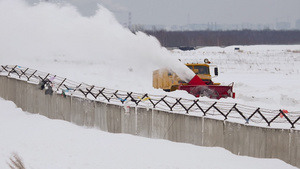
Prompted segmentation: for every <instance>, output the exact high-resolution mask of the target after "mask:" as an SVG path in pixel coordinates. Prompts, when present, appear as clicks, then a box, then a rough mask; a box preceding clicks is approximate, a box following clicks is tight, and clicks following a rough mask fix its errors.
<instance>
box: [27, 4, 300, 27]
mask: <svg viewBox="0 0 300 169" xmlns="http://www.w3.org/2000/svg"><path fill="white" fill-rule="evenodd" d="M27 1H30V2H33V1H41V0H27ZM48 1H50V2H51V1H56V2H57V1H64V2H68V3H70V4H73V5H75V6H76V7H77V8H78V10H79V11H80V12H81V13H82V14H83V15H85V16H89V15H93V14H94V12H95V10H96V9H97V4H101V5H103V6H104V7H106V8H108V9H109V10H110V11H112V12H113V13H114V14H115V16H116V18H117V19H118V20H119V21H120V23H122V24H123V23H128V13H129V12H131V23H132V24H148V25H153V24H155V25H158V24H162V25H168V26H170V25H185V24H207V23H217V24H242V23H250V24H268V23H271V24H274V23H276V22H283V21H285V22H286V21H287V22H291V24H292V26H293V25H294V24H295V21H296V20H298V19H300V0H48Z"/></svg>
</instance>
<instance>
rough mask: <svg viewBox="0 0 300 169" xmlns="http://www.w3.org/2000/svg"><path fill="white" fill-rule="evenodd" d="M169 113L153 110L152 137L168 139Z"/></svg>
mask: <svg viewBox="0 0 300 169" xmlns="http://www.w3.org/2000/svg"><path fill="white" fill-rule="evenodd" d="M168 114H169V113H167V112H163V111H159V110H152V138H160V139H168V135H169V134H168V128H169V127H168V126H169V125H168V119H169V115H168Z"/></svg>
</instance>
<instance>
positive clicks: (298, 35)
mask: <svg viewBox="0 0 300 169" xmlns="http://www.w3.org/2000/svg"><path fill="white" fill-rule="evenodd" d="M144 32H145V33H147V34H149V35H152V36H155V37H156V38H157V39H158V40H159V41H160V43H161V44H162V46H164V47H180V46H189V47H196V46H230V45H259V44H277V45H283V44H300V31H299V30H288V31H284V30H282V31H277V30H230V31H210V30H207V31H165V30H157V31H144Z"/></svg>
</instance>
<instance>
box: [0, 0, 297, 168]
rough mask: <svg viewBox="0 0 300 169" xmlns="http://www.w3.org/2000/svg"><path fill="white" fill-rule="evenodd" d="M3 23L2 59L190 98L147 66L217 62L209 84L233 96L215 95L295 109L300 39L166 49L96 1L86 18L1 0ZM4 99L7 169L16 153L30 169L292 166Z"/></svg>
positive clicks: (0, 122) (0, 149)
mask: <svg viewBox="0 0 300 169" xmlns="http://www.w3.org/2000/svg"><path fill="white" fill-rule="evenodd" d="M0 23H1V27H0V32H1V34H0V43H1V45H0V65H20V66H24V67H29V68H32V69H37V70H39V71H43V72H49V73H51V74H56V75H58V76H60V77H66V78H68V79H70V80H72V81H77V82H79V83H80V82H85V83H87V84H91V85H97V86H99V87H107V88H111V89H116V90H125V91H132V92H143V93H151V94H161V95H166V94H169V95H173V96H177V97H185V98H192V99H193V98H194V96H191V95H189V94H188V93H186V92H185V91H175V92H171V93H166V92H164V91H162V90H160V89H154V88H153V87H152V71H153V70H155V69H157V68H161V67H171V68H173V69H176V70H177V71H178V72H180V73H183V74H189V72H190V70H189V69H187V68H186V67H185V66H184V64H182V63H180V62H179V61H178V59H181V60H182V61H183V62H198V61H199V60H201V61H202V60H203V59H204V58H208V59H209V60H210V61H211V62H212V63H214V64H217V65H218V67H219V69H220V75H219V77H217V78H215V79H214V81H215V82H221V83H222V84H223V85H228V84H229V83H231V82H234V83H235V85H234V91H235V92H236V99H221V100H220V101H223V102H237V103H241V104H246V105H250V106H257V107H262V108H270V109H275V110H278V109H287V110H288V111H296V112H297V111H299V110H300V107H299V103H300V91H299V90H298V87H299V86H300V78H299V77H300V75H299V72H300V71H299V69H300V45H273V46H272V45H258V46H229V47H226V48H221V47H206V48H200V49H197V50H194V51H185V52H183V51H179V50H173V51H168V50H167V49H165V48H163V47H161V46H160V44H159V42H158V41H157V39H155V38H154V37H151V36H148V35H146V34H144V33H142V32H136V33H132V32H131V31H129V30H128V29H126V28H124V27H122V26H121V25H120V24H119V23H118V22H117V21H116V19H115V18H114V16H113V14H112V13H111V12H110V11H108V10H107V9H105V8H104V7H102V6H101V5H99V10H98V12H97V13H96V14H95V15H94V16H92V17H83V16H81V15H80V14H79V13H78V12H77V11H76V8H74V7H73V6H71V5H68V4H51V3H46V2H40V3H38V4H35V5H34V6H30V5H28V4H27V3H26V2H25V1H24V0H0ZM236 47H239V48H240V50H234V49H235V48H236ZM200 99H203V100H208V99H207V98H200ZM0 105H1V106H0V107H1V109H0V138H1V139H0V159H1V160H0V168H8V165H7V162H9V157H10V156H11V155H12V153H14V152H15V153H17V154H19V156H21V157H22V159H23V161H24V163H25V165H26V167H27V168H51V169H52V168H56V169H59V168H72V169H74V168H265V167H268V168H293V167H291V166H290V165H288V164H286V163H284V162H282V161H280V160H277V159H256V158H250V157H241V156H236V155H233V154H231V153H229V152H228V151H226V150H224V149H221V148H204V147H199V146H193V145H188V144H180V143H172V142H169V141H164V140H153V139H146V138H140V137H134V136H128V135H124V134H109V133H104V132H101V131H99V130H95V129H86V128H82V127H78V126H74V125H73V124H70V123H67V122H64V121H59V120H49V119H47V118H45V117H42V116H39V115H32V114H29V113H26V112H25V113H24V112H22V111H21V110H20V109H18V108H16V107H15V105H14V104H12V103H11V102H9V101H4V100H0Z"/></svg>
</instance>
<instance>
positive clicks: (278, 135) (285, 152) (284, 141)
mask: <svg viewBox="0 0 300 169" xmlns="http://www.w3.org/2000/svg"><path fill="white" fill-rule="evenodd" d="M289 146H290V142H289V130H284V129H272V128H269V129H268V131H267V132H266V153H265V157H266V158H279V159H281V160H283V161H285V162H287V163H289V161H290V160H289V159H290V158H289V155H290V154H289Z"/></svg>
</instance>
